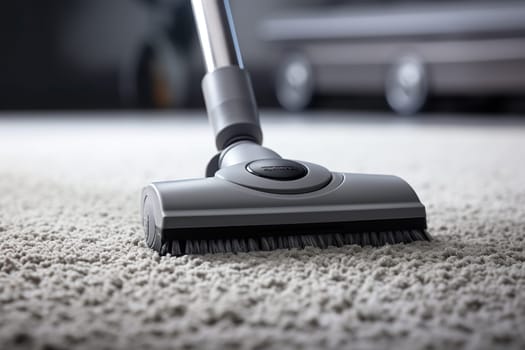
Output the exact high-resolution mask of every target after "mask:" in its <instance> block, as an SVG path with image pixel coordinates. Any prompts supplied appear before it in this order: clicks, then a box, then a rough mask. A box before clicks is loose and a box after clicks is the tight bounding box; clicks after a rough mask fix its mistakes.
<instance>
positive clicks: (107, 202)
mask: <svg viewBox="0 0 525 350" xmlns="http://www.w3.org/2000/svg"><path fill="white" fill-rule="evenodd" d="M16 117H17V116H11V117H9V116H4V118H3V119H0V348H2V349H25V348H35V349H37V348H41V349H104V348H108V349H146V348H159V349H160V348H165V349H173V348H186V349H191V348H210V349H211V348H228V349H230V348H231V349H235V348H242V349H244V348H246V349H266V348H271V349H285V348H311V349H321V348H326V349H340V348H352V349H506V350H507V349H524V348H525V123H523V122H520V121H516V122H512V121H511V122H508V121H506V122H505V123H503V124H504V125H500V126H495V125H488V124H490V123H489V122H488V121H487V120H489V118H488V117H487V119H485V120H483V121H481V123H482V124H484V125H477V124H476V123H477V121H476V120H474V121H472V120H468V119H467V120H464V121H463V122H462V123H456V122H452V121H451V120H433V121H429V122H419V123H417V124H411V123H410V122H409V121H408V120H405V121H403V120H401V121H399V120H398V121H396V122H390V121H389V119H387V118H386V119H379V120H375V119H374V118H371V121H367V120H366V119H359V120H357V121H356V120H355V119H352V118H351V116H349V117H348V118H345V117H344V116H339V117H329V118H326V117H323V116H322V115H318V116H310V117H309V119H306V120H302V119H293V118H292V119H289V118H284V119H279V115H270V116H267V117H266V118H264V119H263V122H264V126H265V133H266V145H268V146H270V147H272V148H275V149H276V150H278V151H279V152H280V153H281V154H282V155H283V156H286V157H289V158H292V159H304V160H309V161H312V162H317V163H320V164H323V165H325V166H327V167H328V168H331V169H332V170H337V171H353V172H371V173H392V174H397V175H400V176H402V177H404V178H405V179H406V180H407V181H408V182H409V183H411V184H412V185H413V187H414V188H415V189H416V191H417V192H418V194H419V196H420V198H421V200H422V201H423V202H424V203H425V204H426V205H427V211H428V219H429V226H430V228H429V231H430V233H431V234H432V235H433V236H434V238H435V240H434V241H433V242H431V243H422V242H419V243H415V244H411V245H396V246H387V247H383V248H370V247H366V248H360V247H357V246H348V247H344V248H331V249H327V250H318V249H313V248H312V249H307V250H305V251H275V252H270V253H268V252H263V253H255V254H253V253H250V254H238V255H213V256H209V255H208V256H192V257H182V258H165V257H163V258H160V257H159V256H158V255H157V254H155V253H154V252H152V251H150V250H149V249H147V248H146V247H145V245H144V243H143V236H142V230H141V227H140V218H139V213H138V207H139V206H138V204H139V189H140V187H141V186H143V185H145V184H146V183H147V182H148V181H151V180H153V179H176V178H184V177H199V176H200V175H201V173H202V171H203V169H204V167H205V164H206V161H207V159H208V158H209V157H210V156H211V155H212V154H213V151H214V150H213V143H212V140H211V133H210V132H209V131H208V128H207V124H206V121H205V119H204V117H203V116H202V115H194V116H191V115H190V116H183V117H176V118H174V119H173V120H171V121H170V120H168V119H158V118H156V119H155V118H154V119H152V118H150V117H149V116H148V115H142V116H140V115H138V116H137V115H135V116H133V118H132V119H127V118H126V115H121V116H120V117H119V118H117V119H114V118H113V116H112V115H110V114H108V115H99V116H98V118H97V119H95V120H91V121H89V120H86V118H85V117H86V116H84V117H82V116H80V117H79V116H74V117H73V118H72V119H71V120H68V119H65V116H62V118H63V119H58V120H54V121H46V120H45V118H47V117H49V115H48V116H43V115H42V116H37V118H36V119H19V120H16Z"/></svg>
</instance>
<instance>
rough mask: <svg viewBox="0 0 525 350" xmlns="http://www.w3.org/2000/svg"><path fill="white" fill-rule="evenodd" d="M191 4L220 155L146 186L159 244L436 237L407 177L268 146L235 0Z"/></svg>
mask: <svg viewBox="0 0 525 350" xmlns="http://www.w3.org/2000/svg"><path fill="white" fill-rule="evenodd" d="M192 8H193V14H194V17H195V20H196V24H197V29H198V34H199V39H200V43H201V46H202V52H203V55H204V61H205V64H206V68H207V74H206V75H205V76H204V79H203V81H202V90H203V95H204V99H205V103H206V109H207V112H208V118H209V121H210V124H211V126H212V129H213V132H214V135H215V143H216V146H217V149H218V151H219V152H218V154H217V155H215V156H214V157H213V158H212V159H211V161H210V162H209V163H208V166H207V168H206V177H205V178H202V179H188V180H177V181H162V182H154V183H152V184H150V185H148V186H147V187H145V188H144V189H143V191H142V197H141V214H142V221H143V226H144V230H145V236H146V242H147V245H148V246H149V247H150V248H152V249H154V250H155V251H157V252H158V253H159V254H161V255H166V254H170V255H171V256H181V255H186V254H207V253H228V252H234V253H236V252H250V251H260V250H262V251H270V250H274V249H291V248H297V249H301V248H305V247H309V246H313V247H320V248H325V247H329V246H336V247H339V246H343V245H351V244H358V245H362V246H366V245H371V246H381V245H386V244H397V243H409V242H413V241H422V240H428V241H429V240H431V237H430V235H429V234H428V232H427V230H426V228H427V222H426V212H425V207H424V205H423V204H422V203H421V202H420V201H419V199H418V197H417V195H416V193H415V192H414V190H413V189H412V188H411V187H410V185H408V184H407V183H406V182H405V181H404V180H402V179H401V178H399V177H396V176H390V175H368V174H355V173H338V172H331V171H329V170H327V169H326V168H324V167H323V166H320V165H317V164H313V163H310V162H306V161H301V160H290V159H283V158H282V157H281V156H280V155H279V154H277V153H276V152H274V151H272V150H271V149H268V148H265V147H263V146H262V145H261V144H262V137H263V136H262V131H261V126H260V123H259V115H258V111H257V105H256V102H255V97H254V93H253V89H252V84H251V81H250V77H249V75H248V73H247V72H246V70H245V69H244V66H243V62H242V58H241V54H240V49H239V45H238V41H237V38H236V34H235V29H234V26H233V19H232V14H231V9H230V6H229V3H228V1H224V0H192Z"/></svg>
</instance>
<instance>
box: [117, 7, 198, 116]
mask: <svg viewBox="0 0 525 350" xmlns="http://www.w3.org/2000/svg"><path fill="white" fill-rule="evenodd" d="M141 2H143V3H145V4H146V5H147V11H148V12H149V17H150V26H149V27H150V32H149V33H148V34H147V36H146V38H145V39H144V40H143V43H142V44H141V45H139V47H138V48H137V50H136V51H135V52H133V54H132V55H130V56H129V57H127V58H128V60H127V61H126V62H125V63H124V64H123V70H122V72H121V73H122V75H121V83H120V90H121V94H122V98H123V102H124V104H125V106H127V107H140V108H174V107H184V106H186V105H187V104H188V101H189V97H190V95H191V91H194V90H195V86H197V84H194V83H193V82H194V81H195V77H196V76H197V75H198V74H197V72H199V71H200V59H198V58H195V56H196V55H195V52H194V51H195V46H196V45H195V39H196V31H195V24H194V21H193V15H192V11H191V3H190V1H187V0H143V1H141ZM197 57H198V56H197ZM195 61H197V62H195ZM195 63H197V64H195ZM196 71H197V72H196Z"/></svg>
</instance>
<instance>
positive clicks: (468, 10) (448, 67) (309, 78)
mask: <svg viewBox="0 0 525 350" xmlns="http://www.w3.org/2000/svg"><path fill="white" fill-rule="evenodd" d="M350 3H351V2H343V1H340V2H338V3H337V4H336V5H332V6H323V7H319V6H317V7H311V8H303V9H302V10H296V11H294V12H289V13H281V14H278V15H275V16H272V17H271V18H268V19H266V20H264V21H263V23H262V26H261V29H260V35H261V38H262V39H263V40H265V41H266V42H268V43H270V44H273V45H274V49H277V50H279V53H280V62H281V63H280V64H279V68H278V69H276V74H275V75H276V79H275V89H276V94H277V97H278V99H279V102H280V103H281V105H282V106H284V107H285V108H287V109H289V110H301V109H304V108H306V107H307V106H308V105H309V104H310V102H311V100H312V98H313V97H314V96H316V95H337V94H339V95H341V94H342V95H346V96H364V95H379V94H384V96H385V98H386V100H387V101H388V104H389V105H390V106H391V108H392V109H393V110H395V111H396V112H399V113H403V114H410V113H415V112H417V111H419V110H420V109H421V108H422V107H423V106H424V104H425V102H426V100H427V98H428V97H429V96H476V97H481V98H483V97H490V96H506V97H512V96H518V97H525V2H523V1H520V2H516V1H514V2H509V1H491V2H487V1H482V2H478V1H461V2H443V3H441V2H437V1H435V2H430V1H427V2H407V1H390V2H371V3H369V4H365V5H362V4H361V5H356V4H353V5H351V4H350Z"/></svg>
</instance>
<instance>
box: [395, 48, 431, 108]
mask: <svg viewBox="0 0 525 350" xmlns="http://www.w3.org/2000/svg"><path fill="white" fill-rule="evenodd" d="M385 95H386V100H387V102H388V104H389V105H390V107H391V108H392V109H393V110H394V111H395V112H397V113H399V114H414V113H417V112H418V111H420V110H421V108H422V107H423V105H424V104H425V102H426V100H427V95H428V77H427V72H426V69H425V66H424V64H423V62H422V61H421V60H420V59H419V58H417V57H414V56H407V57H403V58H402V59H400V60H399V61H398V62H397V63H396V64H394V65H393V66H392V67H391V69H390V70H389V72H388V74H387V78H386V83H385Z"/></svg>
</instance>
